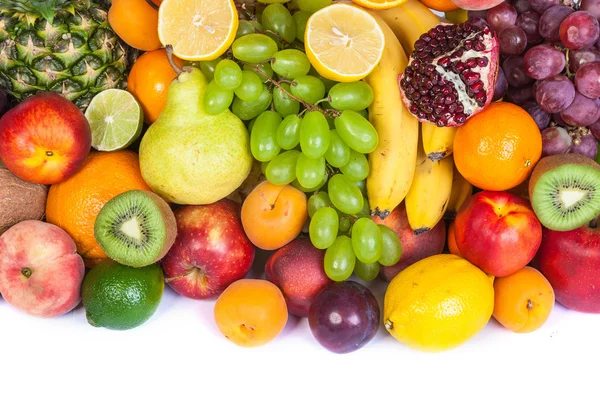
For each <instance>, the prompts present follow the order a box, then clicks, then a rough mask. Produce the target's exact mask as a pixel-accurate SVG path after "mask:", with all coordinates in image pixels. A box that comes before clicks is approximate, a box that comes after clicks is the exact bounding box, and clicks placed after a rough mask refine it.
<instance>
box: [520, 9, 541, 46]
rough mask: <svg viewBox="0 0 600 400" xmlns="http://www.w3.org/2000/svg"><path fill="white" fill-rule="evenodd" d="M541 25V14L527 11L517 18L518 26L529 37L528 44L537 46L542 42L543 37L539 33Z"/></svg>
mask: <svg viewBox="0 0 600 400" xmlns="http://www.w3.org/2000/svg"><path fill="white" fill-rule="evenodd" d="M539 23H540V14H538V13H536V12H535V11H527V12H526V13H523V14H521V15H519V16H518V17H517V26H518V27H519V28H521V29H523V31H524V32H525V35H527V43H529V44H535V43H539V42H541V40H542V36H541V35H540V33H539V31H538V26H539Z"/></svg>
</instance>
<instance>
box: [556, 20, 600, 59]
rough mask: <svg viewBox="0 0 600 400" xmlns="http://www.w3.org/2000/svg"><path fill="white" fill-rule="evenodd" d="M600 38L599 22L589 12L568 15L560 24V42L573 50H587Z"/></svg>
mask: <svg viewBox="0 0 600 400" xmlns="http://www.w3.org/2000/svg"><path fill="white" fill-rule="evenodd" d="M598 37H600V25H599V24H598V20H597V19H596V17H594V16H593V15H592V14H590V13H589V12H587V11H577V12H574V13H573V14H570V15H568V16H567V17H566V18H565V19H564V20H563V22H561V24H560V41H561V42H562V43H563V44H564V45H565V46H566V47H567V48H569V49H571V50H578V49H585V48H587V47H591V46H593V45H594V43H596V40H598Z"/></svg>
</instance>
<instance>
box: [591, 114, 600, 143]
mask: <svg viewBox="0 0 600 400" xmlns="http://www.w3.org/2000/svg"><path fill="white" fill-rule="evenodd" d="M589 128H590V132H592V135H594V136H595V137H596V139H598V140H600V119H599V120H598V121H596V122H594V123H593V124H591V125H590V126H589Z"/></svg>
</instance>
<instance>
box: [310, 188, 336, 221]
mask: <svg viewBox="0 0 600 400" xmlns="http://www.w3.org/2000/svg"><path fill="white" fill-rule="evenodd" d="M330 205H331V200H329V195H328V194H327V192H319V193H315V194H313V195H312V196H310V198H309V199H308V206H307V207H308V216H309V217H310V218H312V217H313V215H314V214H315V212H316V211H317V210H318V209H319V208H323V207H329V206H330ZM336 215H337V214H336Z"/></svg>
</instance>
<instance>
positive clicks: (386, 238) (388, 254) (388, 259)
mask: <svg viewBox="0 0 600 400" xmlns="http://www.w3.org/2000/svg"><path fill="white" fill-rule="evenodd" d="M378 226H379V231H380V232H381V240H382V247H381V256H380V257H379V260H378V261H379V264H381V265H383V266H385V267H390V266H392V265H395V264H396V263H397V262H398V261H400V258H401V257H402V244H401V243H400V239H399V238H398V235H396V233H395V232H394V231H393V230H392V229H391V228H389V227H387V226H385V225H378Z"/></svg>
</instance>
